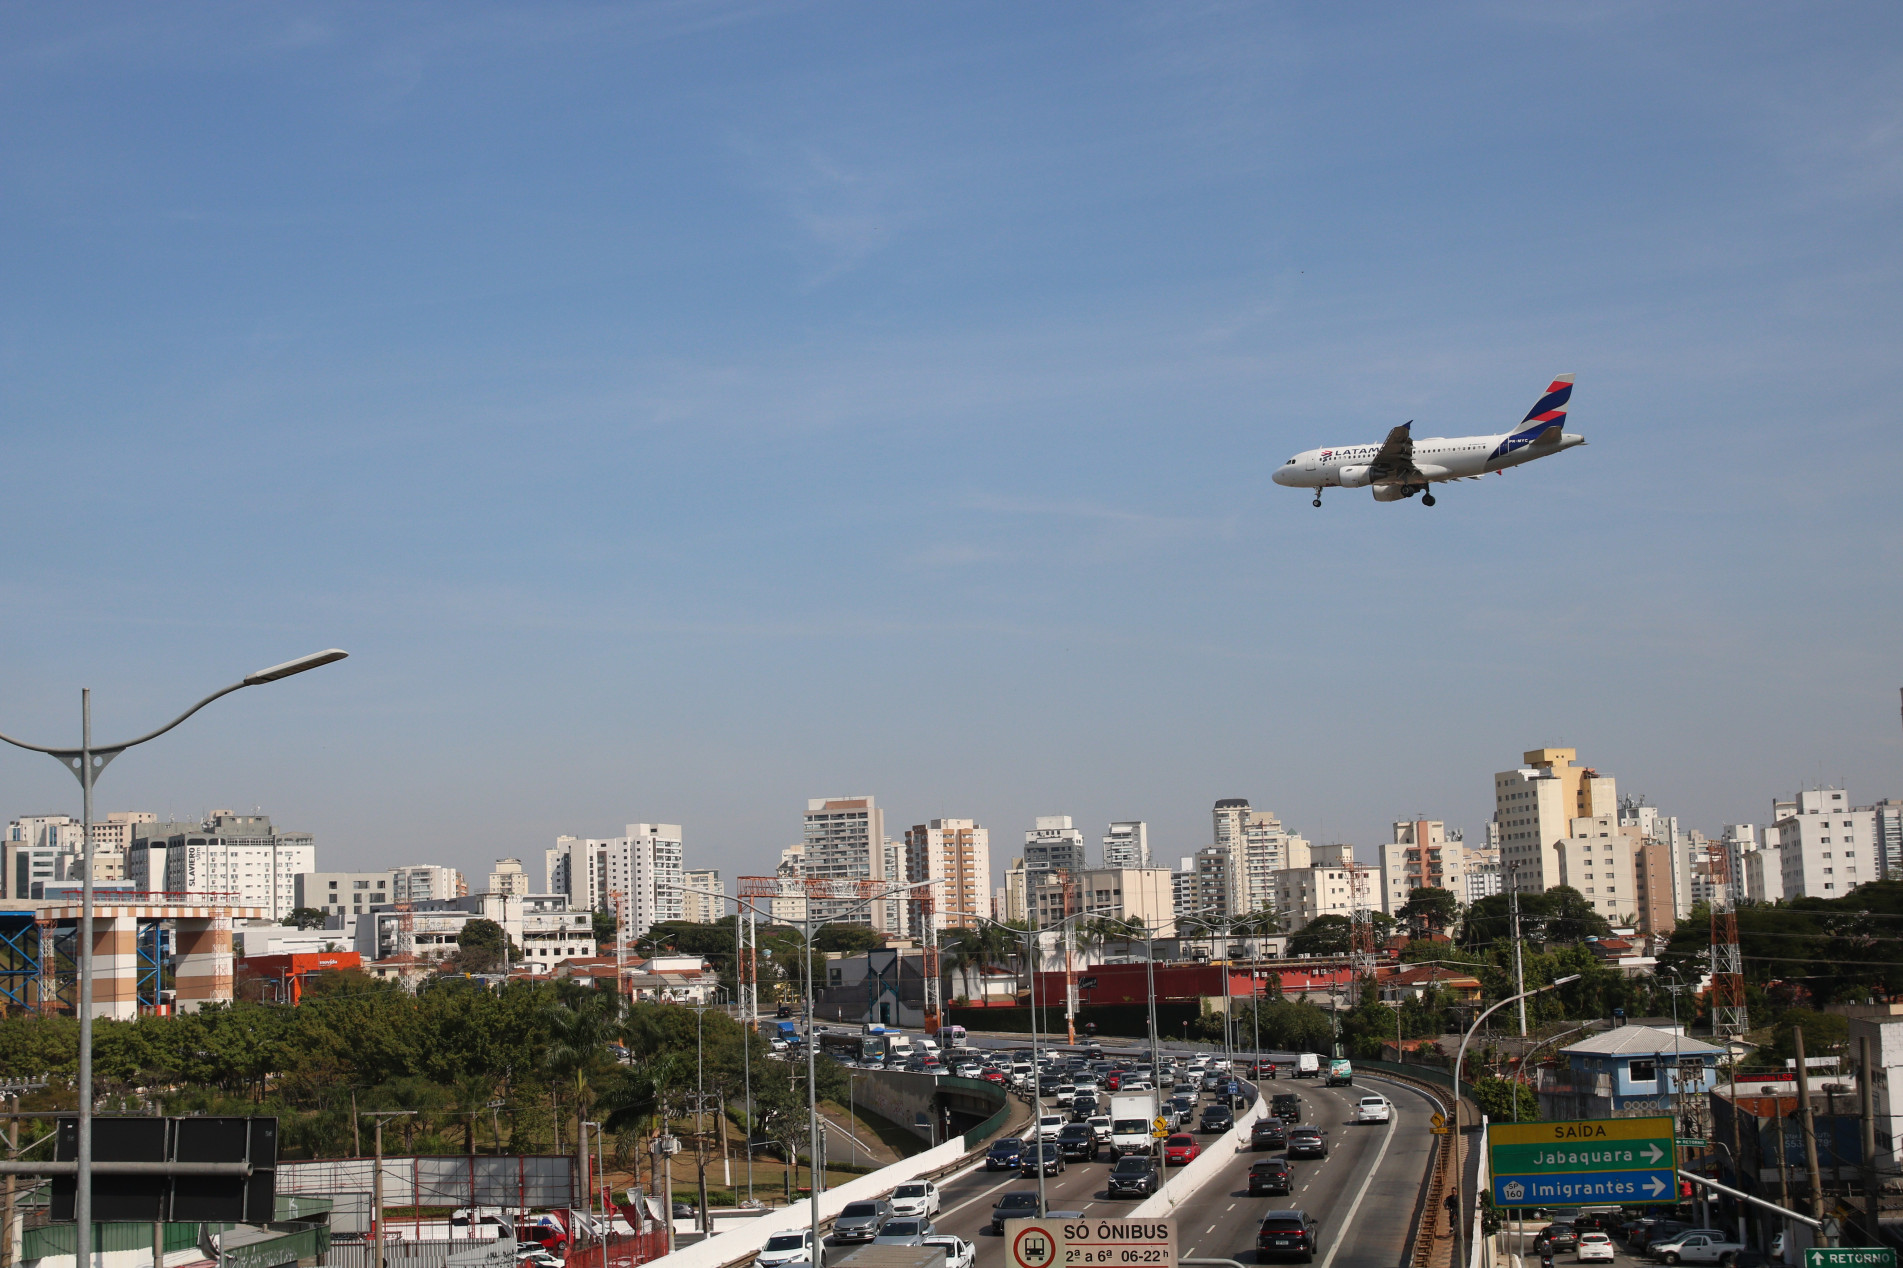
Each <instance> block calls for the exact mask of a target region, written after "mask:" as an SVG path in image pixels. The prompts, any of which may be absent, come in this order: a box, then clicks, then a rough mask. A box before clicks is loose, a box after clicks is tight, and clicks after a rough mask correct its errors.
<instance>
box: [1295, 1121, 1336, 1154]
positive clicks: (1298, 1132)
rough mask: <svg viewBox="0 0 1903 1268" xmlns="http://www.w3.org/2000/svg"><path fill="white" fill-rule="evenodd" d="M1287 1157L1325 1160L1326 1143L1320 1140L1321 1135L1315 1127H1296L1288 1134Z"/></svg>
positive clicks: (1326, 1152)
mask: <svg viewBox="0 0 1903 1268" xmlns="http://www.w3.org/2000/svg"><path fill="white" fill-rule="evenodd" d="M1288 1156H1289V1157H1291V1158H1326V1157H1327V1156H1328V1142H1327V1141H1325V1140H1323V1139H1322V1133H1321V1130H1320V1129H1319V1128H1315V1127H1297V1128H1296V1129H1295V1130H1294V1131H1291V1132H1290V1133H1289V1134H1288Z"/></svg>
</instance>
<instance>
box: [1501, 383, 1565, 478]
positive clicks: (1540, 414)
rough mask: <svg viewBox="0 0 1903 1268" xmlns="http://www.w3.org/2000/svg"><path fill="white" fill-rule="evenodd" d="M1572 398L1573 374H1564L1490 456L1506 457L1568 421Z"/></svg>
mask: <svg viewBox="0 0 1903 1268" xmlns="http://www.w3.org/2000/svg"><path fill="white" fill-rule="evenodd" d="M1572 398H1573V376H1572V375H1570V374H1562V375H1560V376H1559V377H1558V378H1556V379H1554V380H1553V384H1552V386H1551V387H1549V388H1547V389H1546V395H1544V396H1542V397H1540V399H1539V401H1538V402H1537V403H1536V404H1535V405H1534V406H1533V408H1532V409H1530V410H1528V411H1527V412H1526V417H1525V418H1522V419H1521V420H1520V425H1519V427H1518V428H1517V429H1515V431H1514V432H1513V434H1512V435H1510V436H1508V437H1507V438H1506V439H1505V440H1503V441H1501V442H1500V444H1499V447H1498V448H1496V449H1495V450H1494V451H1493V453H1492V454H1490V455H1489V457H1490V458H1500V457H1504V456H1505V455H1507V454H1510V453H1512V452H1513V451H1514V450H1515V449H1521V448H1524V447H1525V446H1527V445H1530V444H1532V443H1533V442H1534V441H1536V440H1538V439H1539V438H1540V437H1541V436H1543V435H1545V434H1546V432H1547V431H1549V430H1551V429H1552V428H1555V427H1560V426H1563V425H1564V424H1565V422H1566V402H1567V401H1570V400H1571V399H1572Z"/></svg>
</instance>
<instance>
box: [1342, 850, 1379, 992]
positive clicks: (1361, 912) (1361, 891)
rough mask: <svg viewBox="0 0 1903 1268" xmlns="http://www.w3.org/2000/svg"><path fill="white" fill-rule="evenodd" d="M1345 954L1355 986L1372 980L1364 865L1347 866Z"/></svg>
mask: <svg viewBox="0 0 1903 1268" xmlns="http://www.w3.org/2000/svg"><path fill="white" fill-rule="evenodd" d="M1347 867H1348V901H1349V904H1350V912H1351V914H1350V917H1349V925H1348V953H1349V955H1350V957H1351V962H1352V963H1353V965H1354V976H1355V980H1356V981H1357V982H1359V981H1363V980H1365V979H1367V978H1371V977H1373V976H1374V957H1375V947H1374V908H1373V907H1372V906H1370V905H1369V902H1368V867H1367V865H1366V864H1365V863H1358V862H1352V861H1351V862H1350V863H1349V864H1348V865H1347Z"/></svg>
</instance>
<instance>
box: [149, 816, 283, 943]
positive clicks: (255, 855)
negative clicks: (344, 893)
mask: <svg viewBox="0 0 1903 1268" xmlns="http://www.w3.org/2000/svg"><path fill="white" fill-rule="evenodd" d="M149 841H150V839H149V838H147V843H148V846H149ZM145 870H147V871H148V873H149V870H150V862H149V860H148V862H147V864H146V868H145ZM316 870H317V845H316V842H315V841H314V840H313V838H312V837H311V835H310V833H308V832H279V831H278V830H277V829H276V828H275V827H274V826H273V825H272V823H271V817H270V816H269V815H241V814H235V813H233V812H232V811H230V810H214V811H212V813H211V816H210V817H209V818H208V819H206V820H205V822H204V823H203V824H202V825H200V826H199V827H198V829H197V830H195V831H192V832H180V833H176V834H174V835H172V836H170V837H168V838H167V839H166V841H165V885H164V889H165V890H166V892H167V893H169V894H174V895H178V896H179V897H181V898H182V899H184V900H186V901H191V900H193V899H198V900H201V901H225V902H230V903H232V904H234V905H236V906H243V907H262V908H264V909H265V911H266V913H267V914H268V915H269V918H270V919H272V920H282V919H283V918H284V917H285V916H288V915H290V913H291V908H292V907H294V906H296V901H297V878H298V877H299V876H300V875H302V874H303V873H305V872H314V871H316Z"/></svg>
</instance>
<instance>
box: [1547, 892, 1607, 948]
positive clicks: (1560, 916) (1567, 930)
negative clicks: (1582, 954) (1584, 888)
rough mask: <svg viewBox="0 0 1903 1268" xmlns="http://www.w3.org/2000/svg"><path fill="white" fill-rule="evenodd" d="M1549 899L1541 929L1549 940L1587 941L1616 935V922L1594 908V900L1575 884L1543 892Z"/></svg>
mask: <svg viewBox="0 0 1903 1268" xmlns="http://www.w3.org/2000/svg"><path fill="white" fill-rule="evenodd" d="M1540 897H1541V898H1544V899H1545V900H1546V913H1545V915H1546V919H1545V923H1544V925H1543V927H1542V929H1541V940H1542V941H1545V942H1584V941H1585V940H1586V939H1587V938H1607V937H1611V936H1612V924H1611V922H1609V921H1608V920H1607V919H1606V918H1605V917H1604V916H1602V915H1600V914H1599V913H1598V912H1596V911H1594V910H1593V905H1592V901H1591V900H1590V899H1588V898H1587V897H1586V896H1585V895H1584V894H1582V893H1580V892H1579V891H1578V890H1576V889H1574V888H1573V887H1572V886H1571V885H1555V886H1554V887H1553V888H1551V889H1549V890H1547V891H1546V892H1545V893H1544V894H1542V895H1540Z"/></svg>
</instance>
